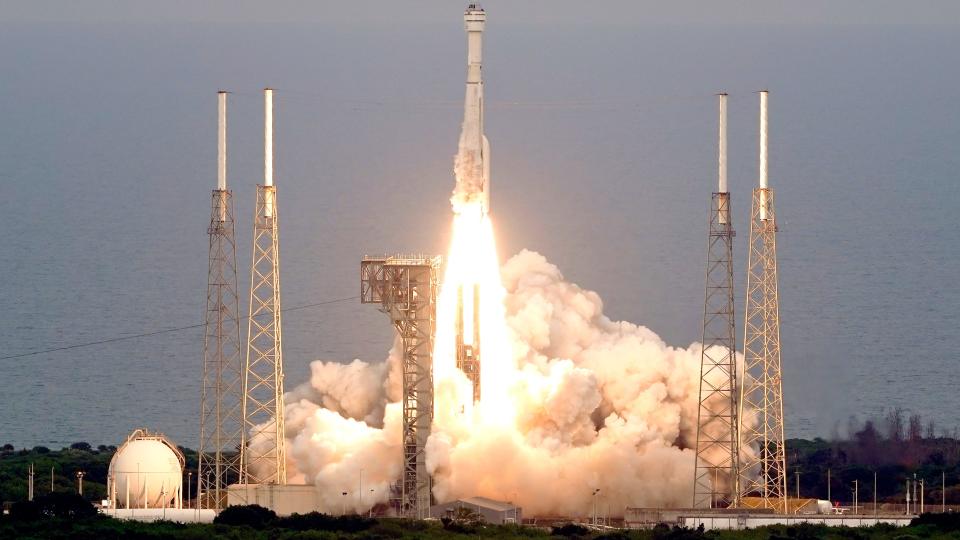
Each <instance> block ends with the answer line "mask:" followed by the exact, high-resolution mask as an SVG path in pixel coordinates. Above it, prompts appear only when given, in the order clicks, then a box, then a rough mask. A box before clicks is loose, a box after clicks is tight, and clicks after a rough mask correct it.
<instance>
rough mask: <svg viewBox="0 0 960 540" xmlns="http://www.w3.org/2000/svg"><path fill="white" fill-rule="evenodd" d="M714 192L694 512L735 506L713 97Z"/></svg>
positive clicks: (732, 323)
mask: <svg viewBox="0 0 960 540" xmlns="http://www.w3.org/2000/svg"><path fill="white" fill-rule="evenodd" d="M718 98H719V100H718V101H719V123H718V124H719V128H720V129H719V137H718V140H719V145H718V151H717V156H718V159H717V165H718V166H717V177H718V184H719V185H718V189H717V192H715V193H714V194H713V197H712V200H711V203H710V217H709V222H710V226H709V232H708V236H707V238H708V240H707V275H706V292H705V294H704V301H703V341H702V343H703V351H702V352H701V355H700V397H699V402H698V403H699V406H698V409H697V447H696V455H697V457H696V461H695V465H694V485H693V506H694V508H721V507H725V506H736V505H737V495H738V487H737V474H738V457H739V452H738V445H737V396H736V391H737V337H736V318H735V317H734V309H733V302H734V299H733V238H734V236H736V233H735V232H734V231H733V226H732V224H731V220H730V215H731V212H730V193H729V191H728V190H727V95H726V94H719V95H718Z"/></svg>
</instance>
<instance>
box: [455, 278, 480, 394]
mask: <svg viewBox="0 0 960 540" xmlns="http://www.w3.org/2000/svg"><path fill="white" fill-rule="evenodd" d="M463 290H464V286H463V285H461V286H459V287H457V318H456V335H457V368H458V369H460V370H461V371H463V373H464V374H465V375H466V376H467V379H469V380H470V382H471V383H472V384H473V401H474V403H477V402H479V401H480V286H479V285H478V284H476V283H474V284H473V286H471V287H470V292H468V293H467V295H466V296H467V298H466V300H467V301H466V303H465V302H464V296H465V295H464V291H463ZM466 327H470V330H468V329H467V328H466Z"/></svg>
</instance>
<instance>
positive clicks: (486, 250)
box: [433, 203, 516, 426]
mask: <svg viewBox="0 0 960 540" xmlns="http://www.w3.org/2000/svg"><path fill="white" fill-rule="evenodd" d="M474 290H476V291H477V293H476V299H477V300H478V301H479V309H477V310H476V313H477V315H478V319H477V320H473V313H474V312H475V310H474V306H473V301H474V294H473V293H472V291H474ZM504 296H505V291H504V289H503V284H502V283H501V282H500V264H499V261H498V259H497V250H496V244H495V242H494V236H493V225H492V223H491V220H490V216H489V215H485V214H484V213H483V211H482V208H481V205H480V204H478V203H469V204H465V205H463V206H462V207H461V208H460V211H459V212H456V213H455V214H454V219H453V237H452V240H451V243H450V252H449V256H448V257H447V267H446V271H445V273H444V279H443V282H442V285H441V287H440V295H439V297H438V299H437V330H436V341H435V344H434V354H433V366H434V373H433V377H434V388H435V403H436V405H435V414H436V417H435V419H434V422H435V424H438V425H440V426H444V425H447V426H449V425H456V424H462V423H464V422H467V423H469V424H476V425H509V424H510V423H512V422H513V419H514V416H515V411H514V410H513V407H512V404H511V402H510V399H509V394H508V390H509V385H510V381H511V380H513V377H512V375H513V373H514V372H515V371H516V364H515V363H514V362H513V356H512V351H511V346H510V338H509V336H508V332H507V323H506V318H505V314H504V308H503V301H504ZM458 311H459V313H460V315H459V317H460V320H461V321H462V337H463V342H464V343H467V344H471V343H472V339H473V336H474V335H475V334H479V338H480V342H479V343H478V344H476V345H479V347H478V349H479V351H481V352H480V355H481V356H480V366H479V369H480V388H482V393H481V394H480V402H479V404H475V403H474V402H473V395H474V390H473V387H472V384H471V383H470V381H469V379H468V378H467V376H466V375H465V374H464V373H463V371H461V370H460V369H458V367H457V337H458V336H457V334H458V328H457V327H458V325H457V324H456V321H457V320H458ZM477 406H479V408H477Z"/></svg>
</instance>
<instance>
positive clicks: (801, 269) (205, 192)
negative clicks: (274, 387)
mask: <svg viewBox="0 0 960 540" xmlns="http://www.w3.org/2000/svg"><path fill="white" fill-rule="evenodd" d="M463 41H464V38H463V35H462V28H461V25H460V22H459V20H453V21H451V22H450V24H449V25H443V26H439V25H409V24H398V25H393V26H391V27H390V28H384V27H364V26H359V25H354V26H339V27H334V26H332V25H331V26H324V25H297V24H286V25H273V26H267V25H249V24H248V25H244V24H233V25H216V26H209V25H207V26H201V25H190V24H173V23H163V24H150V25H148V24H137V25H127V26H119V25H106V24H84V25H66V24H39V23H31V24H27V23H22V24H17V25H11V24H8V25H5V26H3V27H2V28H0V73H2V76H0V216H3V220H2V223H3V225H2V231H3V234H2V235H0V249H2V255H0V277H2V279H0V299H2V300H0V302H2V310H0V345H2V347H0V356H4V357H9V356H12V355H18V354H22V353H29V352H32V351H37V350H43V349H48V348H55V347H64V346H70V345H73V344H78V343H85V342H93V341H100V340H104V339H109V338H115V337H122V336H129V335H135V334H140V333H144V332H152V331H157V330H163V329H168V328H176V327H181V326H188V325H193V324H197V323H200V322H201V321H202V312H203V302H204V291H205V282H206V256H207V252H206V250H207V235H206V227H207V222H208V219H209V195H210V190H211V189H212V188H213V186H214V184H215V181H216V155H215V152H216V139H215V136H216V131H215V129H216V107H215V103H216V91H217V90H218V89H220V88H224V89H228V90H230V91H232V92H234V93H233V94H232V95H231V97H230V104H229V122H228V124H229V153H230V155H229V182H230V184H231V186H232V187H233V189H234V196H235V199H236V202H237V216H238V221H239V223H238V231H237V240H238V244H239V250H238V256H239V260H240V267H241V269H243V268H244V267H246V266H247V265H248V261H249V257H250V241H251V234H250V217H251V214H252V205H253V197H254V185H255V183H256V182H258V181H260V179H261V174H262V165H261V159H262V157H261V156H262V153H261V133H262V132H261V129H262V127H261V126H262V104H261V99H262V98H261V94H260V90H261V89H262V88H263V87H264V86H267V85H270V86H272V87H274V88H276V89H277V93H276V104H277V105H276V106H277V110H276V149H277V157H276V164H277V184H278V193H279V195H278V197H279V212H280V216H281V217H280V219H281V246H282V248H281V250H282V278H283V297H284V302H285V305H286V306H287V307H293V306H297V305H303V304H308V303H312V302H321V301H326V300H329V299H335V298H342V297H349V296H354V295H356V294H357V293H358V289H359V285H358V266H359V259H360V257H361V256H362V255H364V254H365V253H383V252H394V251H425V252H435V253H443V252H444V251H445V249H446V244H447V241H448V234H449V232H448V231H449V221H450V214H449V206H448V202H447V199H448V197H449V191H450V189H451V188H452V171H451V169H452V156H453V153H454V152H455V150H456V142H457V136H458V133H459V122H460V117H461V109H460V101H461V99H462V92H463V87H462V83H463V70H464V67H463V57H464V43H463ZM486 45H487V46H486V50H485V66H484V70H485V71H484V76H485V81H486V96H487V99H488V109H487V118H486V129H487V134H488V136H489V138H490V141H491V144H492V147H493V171H494V173H493V180H492V183H493V188H492V190H493V191H492V193H493V202H492V206H493V212H494V216H495V224H496V227H497V231H498V242H499V249H500V251H501V256H502V257H504V258H506V257H508V256H509V255H511V254H513V253H516V252H517V251H518V250H520V249H523V248H528V249H533V250H536V251H539V252H541V253H543V254H544V255H546V256H547V257H548V258H549V259H550V260H551V261H553V262H555V263H556V264H558V265H559V267H560V268H561V269H562V270H563V271H564V273H565V275H566V276H567V277H568V278H569V279H570V280H572V281H574V282H576V283H578V284H580V285H581V286H583V287H586V288H589V289H593V290H596V291H597V292H598V293H599V294H600V295H601V297H602V298H603V299H604V300H605V308H606V312H607V314H608V315H609V316H611V317H612V318H615V319H624V320H629V321H632V322H636V323H639V324H643V325H646V326H649V327H650V328H652V329H653V330H654V331H656V332H657V333H659V334H660V335H661V336H662V337H663V338H664V339H665V340H666V341H667V342H668V343H671V344H675V345H678V346H686V345H688V344H689V343H691V342H694V341H697V340H698V339H699V337H700V336H699V334H700V319H701V312H702V298H703V270H704V258H705V251H706V238H705V232H706V227H707V222H706V218H707V209H708V206H709V197H710V191H711V190H712V186H713V182H714V178H715V160H716V157H715V132H716V127H715V123H716V118H715V98H714V97H713V94H714V93H715V92H717V91H721V90H723V91H727V92H729V93H730V101H729V114H730V119H729V129H730V143H729V148H730V183H731V190H732V192H733V208H734V212H735V214H734V215H735V227H736V228H737V230H738V232H739V235H738V236H737V261H736V271H737V279H738V282H737V286H738V288H739V289H740V290H739V291H738V292H740V293H742V288H743V281H744V279H745V278H744V272H743V271H744V267H745V264H746V249H745V247H746V241H747V237H748V225H747V217H748V206H749V200H750V199H749V198H750V190H751V189H752V187H753V184H754V182H755V178H756V122H757V102H758V99H757V96H756V95H755V94H754V93H753V92H754V91H756V90H758V89H761V88H768V89H769V90H770V91H771V98H770V99H771V101H770V102H771V112H770V121H771V184H772V186H773V187H774V188H775V189H776V193H777V205H778V206H777V212H778V216H779V221H780V233H779V236H778V247H779V255H780V259H779V260H780V275H781V282H780V287H781V320H782V324H783V327H782V348H783V362H784V368H783V369H784V393H785V398H786V404H787V431H788V436H806V437H809V436H817V435H820V436H829V435H831V434H832V433H833V432H834V431H835V430H837V429H838V428H837V427H838V426H841V427H842V426H845V425H846V423H847V419H848V417H850V416H851V415H854V416H857V417H859V418H869V417H875V416H880V415H882V414H883V412H884V411H885V410H887V409H889V408H891V407H903V408H905V409H907V410H908V411H910V412H917V413H920V414H922V415H923V417H924V418H925V419H930V420H934V421H935V422H936V423H937V425H938V426H940V427H942V428H946V429H948V430H953V429H954V428H956V427H957V425H958V422H957V420H956V414H955V411H956V410H957V409H958V407H960V393H958V392H956V389H955V386H956V382H957V375H956V365H957V361H958V357H957V353H956V350H957V345H958V344H960V343H958V334H957V328H958V319H960V293H958V287H957V285H956V283H955V280H956V278H957V276H958V275H960V241H958V234H957V223H958V219H957V208H958V207H960V188H958V185H960V151H958V149H960V107H958V106H957V103H958V102H960V72H958V71H957V70H956V69H955V66H954V64H953V62H952V60H953V59H952V58H951V54H950V51H956V50H958V47H960V32H956V31H955V29H953V28H951V27H925V26H809V25H806V26H805V25H800V26H773V27H759V26H744V27H729V26H727V27H707V26H693V27H691V26H686V27H671V26H657V27H653V26H643V25H640V26H637V27H635V28H628V27H625V26H617V27H602V26H596V25H587V26H584V27H571V26H566V27H563V28H559V27H548V26H534V25H512V24H510V23H509V21H504V22H494V20H491V22H490V24H489V25H488V32H487V42H486ZM246 287H248V276H247V275H246V274H245V273H242V274H241V281H240V289H241V297H245V296H246V293H245V291H246ZM241 309H245V305H244V306H242V308H241ZM738 310H740V311H741V312H742V299H741V295H739V294H738ZM284 325H285V326H284V345H285V351H284V354H285V359H286V365H285V370H286V381H287V385H288V388H289V387H292V386H293V385H296V384H298V383H300V382H302V381H304V380H305V379H306V377H307V376H308V373H309V368H308V364H309V362H310V361H311V360H314V359H318V358H322V359H328V360H330V359H334V360H343V361H349V360H351V359H353V358H362V359H367V360H379V359H381V358H383V357H384V356H385V354H386V351H387V349H388V348H389V346H390V342H391V329H390V327H389V325H388V323H387V320H386V319H385V318H384V317H383V315H381V314H380V313H378V312H377V311H376V310H375V309H373V308H372V307H370V306H361V305H359V304H358V303H357V302H356V301H349V302H341V303H335V304H330V305H325V306H323V307H318V308H311V309H304V310H299V311H294V312H290V313H288V314H287V315H285V318H284ZM201 353H202V334H201V332H200V330H199V329H192V330H184V331H179V332H170V333H163V334H158V335H155V336H151V337H145V338H141V339H134V340H125V341H118V342H112V343H106V344H102V345H97V346H90V347H82V348H74V349H69V350H64V351H59V352H51V353H45V354H37V355H31V356H24V357H19V358H3V359H0V411H2V414H0V443H6V442H10V443H12V444H15V445H17V446H27V447H29V446H33V445H38V444H44V445H48V446H59V445H63V444H69V443H71V442H74V441H79V440H85V441H89V442H91V443H93V444H101V443H104V444H118V443H119V442H120V441H122V439H123V437H125V435H126V434H127V433H129V431H130V430H132V429H133V428H135V427H140V426H144V427H148V428H151V429H157V430H160V431H163V432H165V433H167V434H168V435H169V436H171V437H172V438H173V439H174V440H176V441H177V442H178V443H180V444H183V445H185V446H191V447H195V446H196V444H197V431H198V425H197V424H198V408H199V405H198V400H199V381H200V367H201V364H200V359H201Z"/></svg>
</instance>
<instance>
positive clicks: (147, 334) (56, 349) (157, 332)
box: [0, 296, 360, 360]
mask: <svg viewBox="0 0 960 540" xmlns="http://www.w3.org/2000/svg"><path fill="white" fill-rule="evenodd" d="M358 298H360V297H359V296H350V297H347V298H335V299H333V300H325V301H323V302H316V303H313V304H304V305H302V306H293V307H289V308H285V309H282V310H280V311H299V310H302V309H308V308H312V307H317V306H325V305H327V304H336V303H339V302H347V301H349V300H356V299H358ZM249 318H250V317H249V316H244V317H241V318H240V320H244V319H249ZM203 326H204V325H203V323H201V324H191V325H189V326H180V327H177V328H167V329H165V330H155V331H153V332H144V333H142V334H134V335H132V336H122V337H115V338H110V339H101V340H99V341H90V342H87V343H77V344H74V345H65V346H63V347H54V348H52V349H42V350H39V351H31V352H26V353H20V354H12V355H9V356H0V360H12V359H14V358H24V357H27V356H36V355H38V354H46V353H52V352H59V351H67V350H70V349H80V348H83V347H93V346H94V345H103V344H106V343H115V342H117V341H127V340H130V339H140V338H144V337H150V336H156V335H160V334H169V333H173V332H182V331H184V330H192V329H194V328H203Z"/></svg>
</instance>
